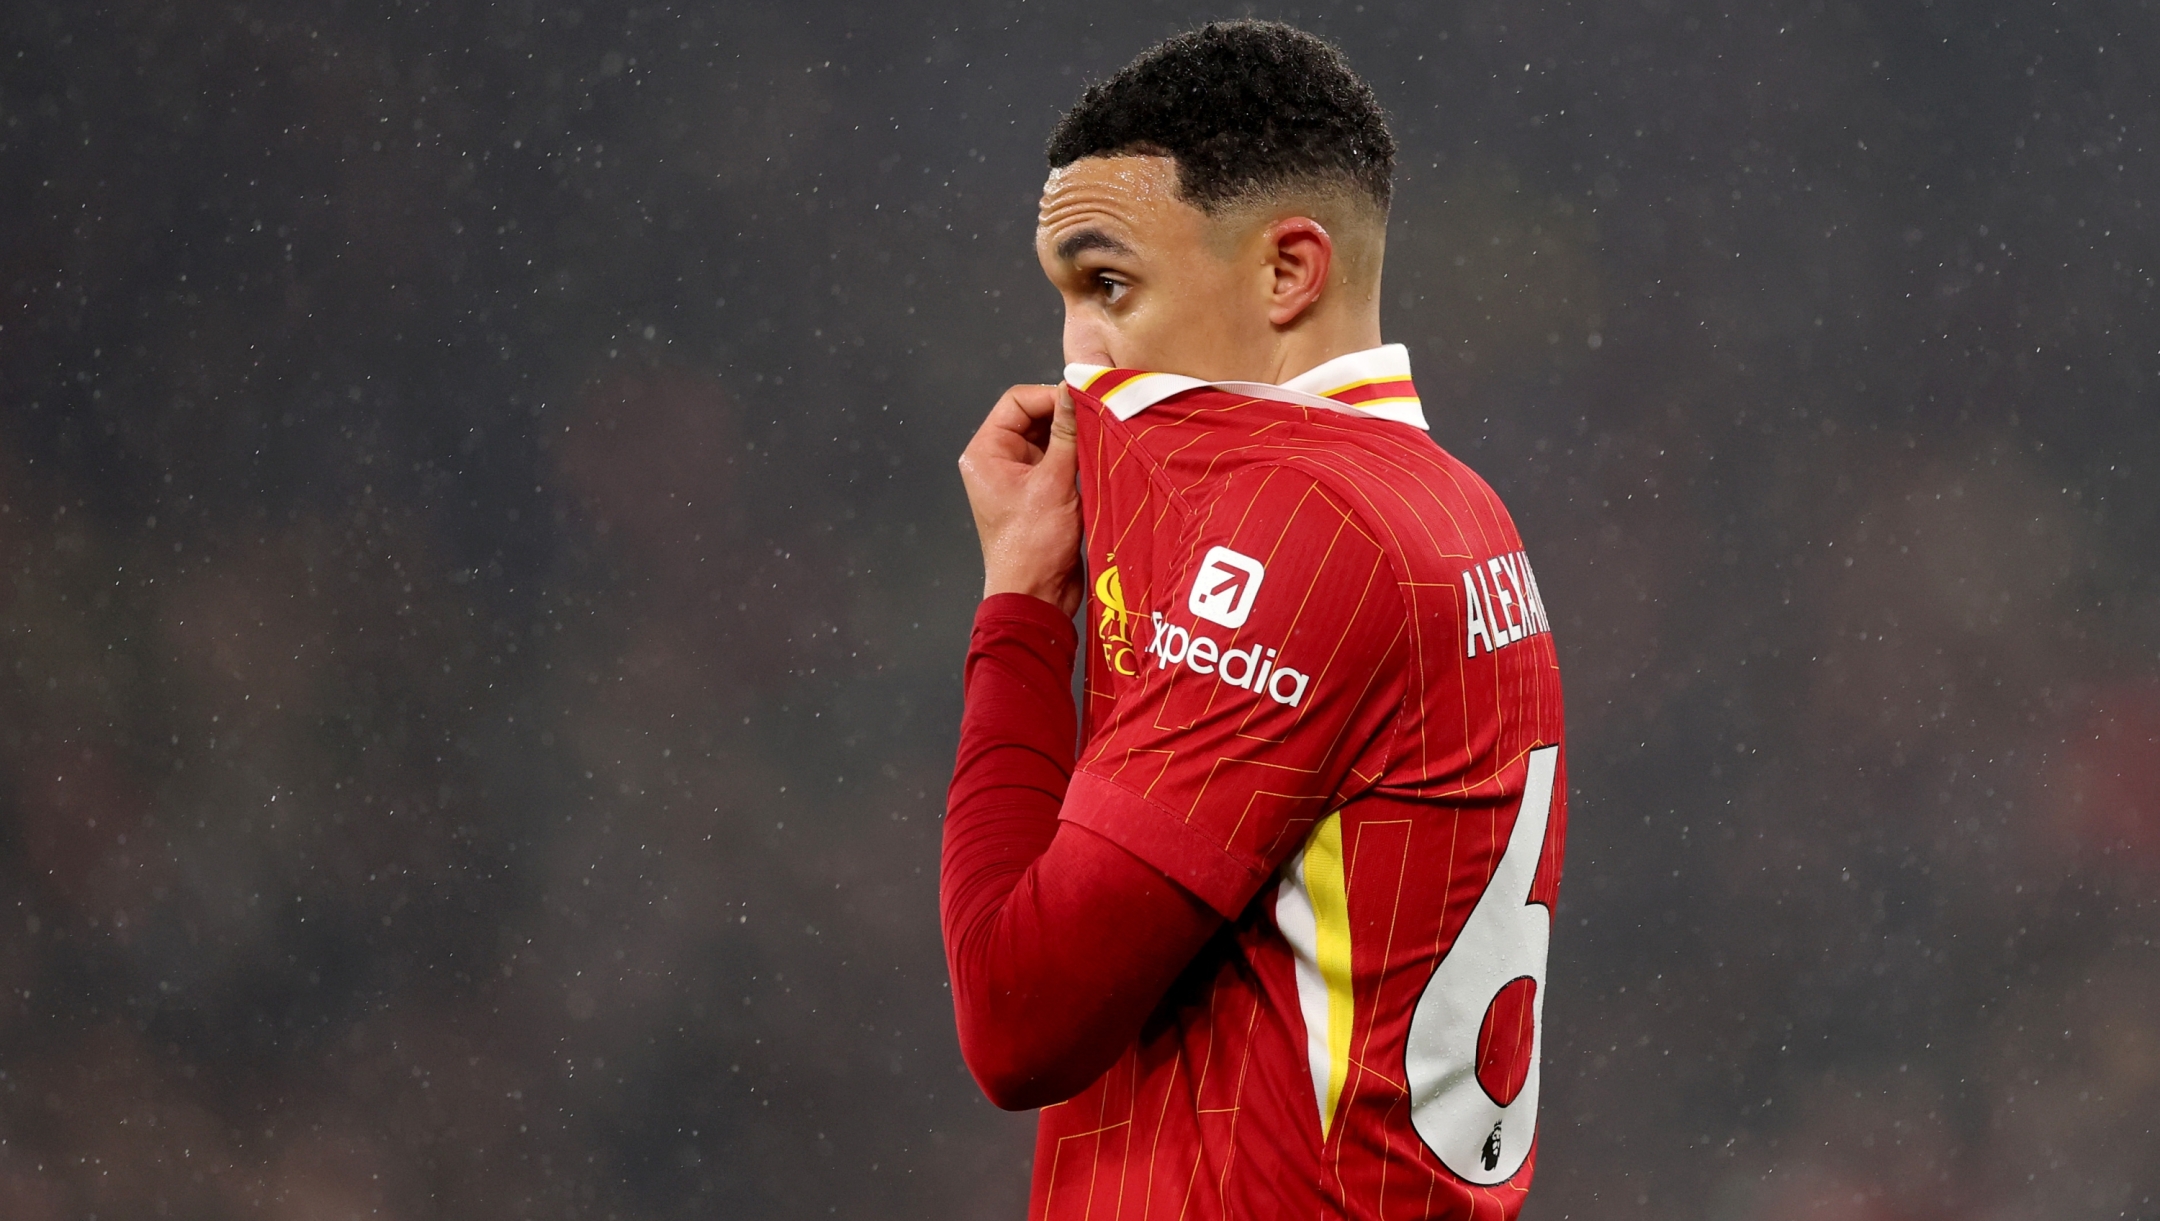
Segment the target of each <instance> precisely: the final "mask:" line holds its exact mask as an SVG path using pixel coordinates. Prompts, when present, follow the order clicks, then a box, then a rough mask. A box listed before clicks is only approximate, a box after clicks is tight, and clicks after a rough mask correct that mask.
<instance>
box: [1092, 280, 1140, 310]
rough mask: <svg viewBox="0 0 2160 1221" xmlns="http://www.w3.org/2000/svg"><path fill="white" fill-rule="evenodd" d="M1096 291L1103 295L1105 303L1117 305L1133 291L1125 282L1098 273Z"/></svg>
mask: <svg viewBox="0 0 2160 1221" xmlns="http://www.w3.org/2000/svg"><path fill="white" fill-rule="evenodd" d="M1095 290H1096V291H1097V292H1099V293H1101V294H1102V295H1103V300H1104V301H1106V302H1108V303H1110V304H1111V305H1116V304H1117V303H1118V301H1119V299H1120V298H1122V297H1124V295H1125V294H1126V293H1129V292H1131V291H1132V285H1130V284H1127V283H1125V282H1124V281H1123V280H1117V279H1113V278H1111V277H1110V276H1107V275H1104V274H1101V273H1097V274H1096V276H1095Z"/></svg>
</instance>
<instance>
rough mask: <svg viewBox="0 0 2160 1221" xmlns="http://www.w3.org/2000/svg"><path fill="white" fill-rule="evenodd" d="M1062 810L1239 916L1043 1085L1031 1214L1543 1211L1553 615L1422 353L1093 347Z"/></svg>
mask: <svg viewBox="0 0 2160 1221" xmlns="http://www.w3.org/2000/svg"><path fill="white" fill-rule="evenodd" d="M1066 380H1067V382H1068V384H1070V385H1071V386H1072V388H1073V390H1074V394H1073V399H1074V403H1075V406H1076V408H1077V411H1078V417H1079V419H1078V423H1079V435H1080V476H1081V492H1082V505H1083V514H1084V517H1085V528H1086V535H1087V543H1086V550H1087V563H1088V571H1089V584H1090V588H1091V590H1092V597H1091V599H1090V601H1089V603H1088V606H1087V616H1088V618H1087V623H1086V626H1087V628H1088V630H1089V633H1090V636H1091V639H1090V640H1089V641H1088V647H1087V649H1086V652H1087V654H1088V656H1089V664H1088V672H1087V682H1086V697H1085V705H1084V707H1083V710H1082V717H1083V720H1082V743H1083V745H1082V748H1081V752H1080V765H1079V768H1078V770H1077V772H1076V773H1075V775H1074V777H1073V781H1072V787H1071V791H1070V792H1069V794H1068V796H1067V799H1066V803H1065V807H1064V813H1063V817H1066V818H1071V819H1074V820H1076V821H1079V822H1081V823H1083V824H1084V825H1086V826H1088V827H1089V828H1090V829H1092V830H1094V831H1096V832H1098V833H1100V834H1102V835H1104V836H1107V837H1109V838H1110V839H1112V840H1114V841H1115V842H1117V843H1118V844H1120V845H1121V846H1123V847H1125V848H1126V849H1127V850H1129V851H1131V852H1132V853H1134V854H1135V855H1137V856H1139V857H1141V858H1142V859H1144V860H1146V861H1147V862H1148V863H1149V864H1151V865H1153V866H1155V867H1156V868H1158V869H1160V870H1161V871H1162V872H1163V873H1164V874H1165V875H1167V876H1169V877H1170V878H1172V879H1174V880H1176V881H1178V882H1179V883H1180V884H1182V885H1184V886H1185V887H1187V888H1188V889H1189V890H1191V891H1192V892H1193V893H1194V894H1195V895H1197V896H1198V897H1199V898H1201V899H1202V900H1203V901H1205V902H1206V903H1208V904H1209V905H1210V906H1212V907H1214V908H1215V910H1216V911H1218V912H1220V913H1221V914H1222V915H1223V916H1224V917H1225V918H1226V919H1228V920H1229V922H1230V923H1229V925H1228V926H1227V927H1226V928H1225V929H1224V931H1223V933H1222V934H1221V935H1220V936H1218V937H1217V938H1216V939H1215V940H1214V941H1213V942H1212V943H1210V945H1209V946H1208V948H1207V949H1206V950H1205V951H1203V953H1202V954H1201V955H1200V957H1199V958H1198V959H1196V960H1195V961H1194V963H1193V964H1192V966H1191V968H1190V969H1189V970H1188V971H1187V972H1186V973H1185V975H1184V976H1183V977H1182V978H1181V980H1180V981H1179V983H1178V985H1177V986H1176V987H1174V988H1173V989H1172V991H1171V993H1170V995H1169V996H1167V997H1166V998H1165V999H1164V1001H1163V1003H1162V1005H1161V1006H1160V1007H1159V1009H1158V1010H1157V1013H1156V1015H1155V1016H1154V1018H1152V1019H1151V1020H1150V1021H1149V1023H1148V1025H1147V1027H1146V1028H1145V1030H1144V1031H1143V1032H1142V1034H1141V1036H1140V1038H1139V1040H1138V1042H1137V1043H1136V1044H1135V1045H1134V1046H1133V1048H1132V1049H1131V1050H1130V1051H1129V1052H1128V1053H1127V1054H1126V1055H1125V1057H1124V1058H1123V1059H1122V1060H1121V1061H1119V1063H1118V1064H1117V1065H1116V1066H1115V1067H1114V1068H1113V1069H1112V1070H1111V1071H1110V1072H1109V1073H1107V1074H1106V1075H1105V1076H1103V1077H1102V1078H1101V1079H1100V1080H1098V1081H1097V1082H1096V1083H1095V1084H1094V1085H1092V1086H1090V1087H1089V1088H1088V1089H1087V1090H1086V1091H1084V1092H1083V1093H1081V1094H1080V1095H1079V1096H1078V1097H1075V1098H1073V1099H1071V1100H1070V1101H1068V1102H1065V1103H1061V1104H1059V1105H1057V1106H1054V1107H1049V1108H1046V1109H1045V1110H1044V1111H1043V1112H1042V1117H1041V1126H1040V1132H1039V1136H1038V1140H1037V1148H1036V1163H1035V1181H1034V1191H1033V1201H1032V1214H1033V1215H1034V1216H1036V1217H1043V1218H1057V1219H1060V1221H1063V1219H1066V1218H1073V1219H1078V1218H1089V1219H1097V1218H1100V1219H1109V1218H1130V1219H1133V1221H1139V1219H1141V1218H1149V1219H1162V1221H1171V1219H1175V1218H1231V1217H1235V1218H1245V1217H1254V1218H1260V1217H1265V1218H1274V1217H1300V1218H1306V1217H1337V1216H1340V1217H1361V1218H1362V1217H1373V1218H1380V1217H1385V1218H1391V1219H1392V1218H1402V1219H1409V1218H1421V1217H1447V1218H1471V1217H1476V1218H1510V1217H1513V1216H1515V1215H1516V1213H1517V1211H1518V1210H1519V1209H1520V1208H1521V1205H1522V1198H1523V1193H1524V1191H1525V1190H1526V1189H1527V1188H1528V1186H1529V1183H1530V1177H1531V1173H1532V1169H1533V1166H1534V1164H1535V1151H1536V1132H1537V1101H1538V1093H1539V1089H1538V1083H1539V1074H1538V1056H1539V1047H1540V1039H1541V1033H1542V1027H1541V1025H1540V1013H1541V1010H1542V1005H1543V1001H1544V980H1545V961H1546V946H1547V941H1548V936H1549V931H1550V925H1551V912H1552V904H1553V902H1554V897H1555V894H1556V892H1557V888H1558V885H1559V878H1560V865H1561V843H1562V838H1563V833H1564V829H1565V826H1566V821H1567V814H1566V807H1567V799H1566V793H1567V785H1566V766H1565V761H1564V758H1563V754H1562V750H1561V706H1560V679H1559V670H1558V665H1557V661H1556V658H1555V654H1554V650H1553V646H1552V637H1551V635H1550V623H1549V621H1548V620H1547V618H1546V615H1545V607H1544V601H1543V599H1542V598H1541V597H1540V595H1539V593H1538V588H1537V582H1536V580H1535V578H1534V577H1532V575H1531V572H1530V563H1529V560H1528V558H1527V557H1526V556H1525V555H1524V553H1523V548H1522V542H1521V540H1520V539H1519V538H1518V537H1517V535H1516V532H1515V526H1514V523H1513V522H1512V521H1511V520H1510V519H1509V517H1508V514H1507V510H1506V509H1504V508H1503V507H1502V506H1501V504H1500V501H1499V499H1498V498H1497V497H1496V496H1495V495H1494V494H1493V492H1492V489H1490V488H1489V487H1487V486H1486V485H1485V482H1484V481H1483V480H1481V479H1479V478H1478V477H1477V475H1475V474H1474V473H1472V472H1471V471H1470V469H1469V468H1468V467H1465V466H1464V465H1463V464H1462V463H1460V462H1458V461H1456V460H1455V459H1454V458H1453V457H1451V456H1450V455H1449V454H1447V453H1446V452H1445V451H1444V450H1442V449H1441V448H1440V447H1439V446H1438V445H1436V444H1434V443H1433V441H1432V439H1431V438H1430V437H1428V436H1426V435H1425V433H1424V431H1423V430H1422V429H1423V417H1422V415H1421V414H1420V412H1419V407H1418V402H1417V398H1416V391H1415V389H1414V388H1413V387H1412V385H1411V383H1410V380H1409V363H1408V357H1407V355H1406V354H1405V353H1404V351H1403V349H1402V348H1400V347H1399V346H1390V347H1387V348H1380V349H1374V350H1373V351H1370V352H1362V353H1357V354H1354V355H1352V356H1348V357H1344V358H1342V359H1340V360H1336V361H1331V362H1329V363H1328V364H1326V365H1323V366H1321V367H1320V368H1319V369H1315V370H1313V371H1312V372H1311V373H1308V374H1306V375H1304V376H1303V377H1301V378H1299V379H1297V381H1295V382H1293V383H1292V384H1291V386H1290V387H1264V386H1253V385H1247V384H1242V383H1232V384H1223V385H1211V384H1206V383H1201V382H1197V381H1194V380H1192V379H1189V378H1180V377H1175V376H1171V375H1166V374H1151V373H1139V372H1135V371H1132V370H1122V369H1096V368H1090V367H1084V366H1074V367H1072V368H1070V369H1068V370H1067V371H1066Z"/></svg>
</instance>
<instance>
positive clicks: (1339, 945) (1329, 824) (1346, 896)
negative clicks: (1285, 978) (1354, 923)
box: [1305, 812, 1357, 1139]
mask: <svg viewBox="0 0 2160 1221" xmlns="http://www.w3.org/2000/svg"><path fill="white" fill-rule="evenodd" d="M1305 893H1306V894H1307V895H1309V896H1310V897H1311V899H1312V910H1313V925H1314V934H1315V935H1314V938H1313V940H1314V943H1315V945H1314V949H1315V951H1316V952H1315V953H1314V955H1313V956H1314V957H1315V958H1316V959H1318V960H1319V966H1320V979H1321V981H1322V982H1324V983H1325V984H1326V985H1327V1049H1328V1078H1327V1100H1326V1102H1325V1103H1324V1104H1323V1105H1322V1107H1321V1112H1320V1114H1321V1119H1320V1135H1321V1137H1322V1139H1325V1138H1326V1136H1327V1134H1328V1129H1329V1127H1330V1126H1332V1125H1333V1123H1334V1121H1335V1104H1336V1103H1337V1102H1339V1101H1340V1100H1341V1099H1342V1090H1343V1083H1344V1082H1345V1081H1347V1080H1348V1079H1349V1076H1350V1024H1351V1021H1352V1019H1353V1018H1354V1017H1355V1016H1356V1012H1357V1004H1356V998H1355V996H1354V995H1353V994H1352V992H1351V990H1350V888H1349V885H1348V883H1347V881H1346V880H1345V877H1344V873H1343V843H1342V814H1341V813H1340V812H1337V813H1334V814H1330V815H1328V816H1327V817H1326V818H1324V819H1322V820H1321V822H1320V825H1319V826H1317V827H1315V828H1313V834H1312V840H1311V842H1310V843H1309V844H1307V846H1306V848H1305Z"/></svg>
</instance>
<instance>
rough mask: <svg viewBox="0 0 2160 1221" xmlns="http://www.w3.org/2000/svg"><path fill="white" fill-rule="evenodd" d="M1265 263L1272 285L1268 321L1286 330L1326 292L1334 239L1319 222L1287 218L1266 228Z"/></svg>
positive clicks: (1332, 264) (1332, 263)
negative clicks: (1270, 274) (1271, 274)
mask: <svg viewBox="0 0 2160 1221" xmlns="http://www.w3.org/2000/svg"><path fill="white" fill-rule="evenodd" d="M1265 249H1266V255H1265V257H1266V259H1267V263H1268V270H1269V271H1270V272H1271V273H1273V276H1274V281H1273V284H1272V285H1271V286H1270V289H1269V293H1268V321H1269V322H1270V323H1273V324H1274V325H1276V326H1289V325H1290V324H1292V323H1294V322H1296V321H1297V320H1298V318H1300V317H1301V316H1303V315H1304V313H1305V311H1306V310H1308V309H1311V308H1312V305H1313V302H1315V301H1318V300H1319V299H1320V294H1321V293H1323V292H1325V291H1327V283H1328V272H1329V271H1330V270H1331V269H1332V268H1333V266H1334V263H1335V239H1334V238H1332V237H1329V236H1328V231H1327V230H1326V229H1325V228H1323V227H1321V224H1320V222H1319V221H1316V220H1314V219H1313V218H1311V217H1309V216H1291V217H1285V218H1284V219H1282V220H1279V221H1276V222H1275V223H1274V224H1272V225H1269V226H1268V228H1267V241H1266V248H1265Z"/></svg>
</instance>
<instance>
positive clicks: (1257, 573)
mask: <svg viewBox="0 0 2160 1221" xmlns="http://www.w3.org/2000/svg"><path fill="white" fill-rule="evenodd" d="M1266 576H1267V569H1266V568H1265V567H1262V566H1261V563H1260V561H1258V560H1256V559H1254V558H1252V557H1251V556H1249V555H1245V554H1243V553H1241V552H1236V551H1232V550H1230V549H1229V548H1228V547H1210V548H1208V553H1207V556H1206V558H1204V559H1202V560H1201V561H1200V575H1199V576H1196V577H1194V578H1193V583H1192V593H1191V594H1189V595H1187V597H1186V599H1185V609H1186V610H1189V611H1191V612H1192V613H1193V614H1194V616H1196V617H1197V618H1201V619H1205V620H1207V621H1208V622H1209V623H1215V624H1220V625H1222V626H1223V627H1227V628H1233V629H1234V628H1241V627H1244V626H1245V618H1246V616H1248V615H1250V614H1252V604H1253V599H1255V598H1258V597H1259V596H1260V581H1261V579H1262V578H1264V577H1266Z"/></svg>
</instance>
